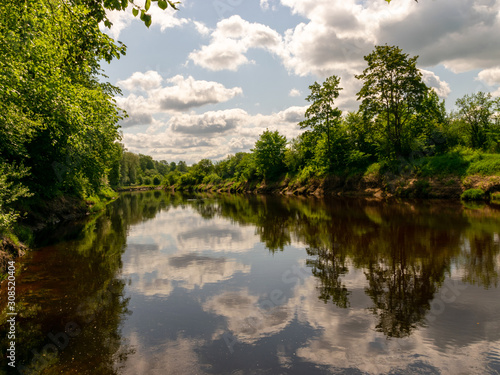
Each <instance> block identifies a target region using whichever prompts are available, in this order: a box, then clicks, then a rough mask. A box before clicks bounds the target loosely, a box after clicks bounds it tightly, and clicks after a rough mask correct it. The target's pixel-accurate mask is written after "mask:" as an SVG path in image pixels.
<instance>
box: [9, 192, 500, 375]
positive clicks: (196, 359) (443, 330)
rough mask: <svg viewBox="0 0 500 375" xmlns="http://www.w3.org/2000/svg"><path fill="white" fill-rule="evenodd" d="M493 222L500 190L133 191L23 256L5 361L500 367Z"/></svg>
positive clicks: (250, 370)
mask: <svg viewBox="0 0 500 375" xmlns="http://www.w3.org/2000/svg"><path fill="white" fill-rule="evenodd" d="M499 236H500V208H499V207H498V206H497V207H495V206H488V205H465V206H464V205H463V204H462V203H460V202H449V201H448V202H445V201H430V200H429V201H389V202H380V201H377V200H369V199H334V198H332V199H318V198H303V197H281V196H244V195H191V196H186V195H184V196H183V195H172V194H170V193H166V192H161V191H149V192H137V193H122V194H121V195H120V197H119V199H118V200H117V201H115V202H113V203H112V204H110V205H108V207H107V209H106V211H105V212H103V213H102V214H101V215H99V216H97V217H96V216H94V217H91V218H89V219H87V220H84V221H81V222H76V223H71V224H65V225H60V226H58V227H56V228H52V229H51V230H50V231H46V232H45V233H42V234H41V235H39V236H38V238H37V243H38V245H39V249H38V250H37V251H34V252H32V253H30V254H29V255H27V256H26V257H24V258H23V259H22V260H20V261H18V262H17V264H16V267H18V268H19V269H20V270H21V271H22V272H20V273H18V275H17V280H16V308H17V312H18V315H17V317H16V343H15V344H16V366H17V368H16V370H15V371H11V370H12V368H9V367H4V368H8V370H9V371H11V372H12V373H24V374H30V373H33V374H61V373H62V374H97V375H100V374H103V375H104V374H117V375H118V374H120V375H121V374H123V375H129V374H130V375H136V374H189V375H192V374H235V375H236V374H237V375H240V374H499V373H500V313H499V312H500V289H499V288H498V284H499V275H500V238H499ZM2 285H3V286H2V295H3V296H5V293H6V287H5V282H4V283H3V284H2ZM1 307H2V308H5V298H2V305H1ZM1 321H2V322H3V324H2V326H1V332H0V334H1V335H2V336H1V337H2V353H5V352H6V350H7V347H6V345H7V340H5V338H6V336H7V329H8V326H7V324H6V315H5V310H4V311H3V313H2V320H1ZM4 357H5V356H4ZM4 360H5V358H4Z"/></svg>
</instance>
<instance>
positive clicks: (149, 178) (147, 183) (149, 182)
mask: <svg viewBox="0 0 500 375" xmlns="http://www.w3.org/2000/svg"><path fill="white" fill-rule="evenodd" d="M142 183H143V184H144V185H151V177H149V176H146V177H144V179H143V180H142Z"/></svg>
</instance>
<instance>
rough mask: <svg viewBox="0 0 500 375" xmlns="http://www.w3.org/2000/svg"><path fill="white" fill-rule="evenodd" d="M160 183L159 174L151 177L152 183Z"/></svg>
mask: <svg viewBox="0 0 500 375" xmlns="http://www.w3.org/2000/svg"><path fill="white" fill-rule="evenodd" d="M160 184H161V178H160V176H154V177H153V185H160Z"/></svg>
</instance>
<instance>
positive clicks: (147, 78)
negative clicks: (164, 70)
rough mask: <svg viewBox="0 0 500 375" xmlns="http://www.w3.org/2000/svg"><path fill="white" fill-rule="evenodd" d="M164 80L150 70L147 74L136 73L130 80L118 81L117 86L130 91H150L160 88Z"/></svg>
mask: <svg viewBox="0 0 500 375" xmlns="http://www.w3.org/2000/svg"><path fill="white" fill-rule="evenodd" d="M162 80H163V78H162V77H161V76H160V74H158V72H155V71H154V70H148V71H147V72H146V73H142V72H135V73H134V74H132V75H131V76H130V77H129V78H127V79H125V80H122V81H118V82H117V83H116V84H117V85H118V86H120V87H122V88H124V89H126V90H129V91H138V90H143V91H148V90H152V89H156V88H159V87H160V86H161V82H162Z"/></svg>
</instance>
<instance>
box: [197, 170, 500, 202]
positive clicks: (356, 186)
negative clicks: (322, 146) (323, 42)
mask: <svg viewBox="0 0 500 375" xmlns="http://www.w3.org/2000/svg"><path fill="white" fill-rule="evenodd" d="M467 189H482V190H483V191H484V192H485V193H486V196H489V195H490V194H491V193H494V192H497V191H500V176H480V175H473V176H468V177H466V178H461V177H460V176H445V177H432V178H418V177H415V176H396V175H391V174H381V175H379V174H377V175H371V176H370V175H368V176H366V175H354V176H349V177H337V176H329V177H326V178H311V179H308V180H304V181H297V180H287V179H285V180H281V181H278V182H263V183H260V184H249V183H243V184H242V183H233V182H226V183H224V184H218V185H198V186H196V187H195V188H194V189H193V190H195V191H213V192H231V193H235V192H242V193H279V194H285V195H315V196H329V195H345V196H361V197H377V198H384V197H400V198H438V199H460V196H461V194H462V193H463V192H464V191H465V190H467Z"/></svg>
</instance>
